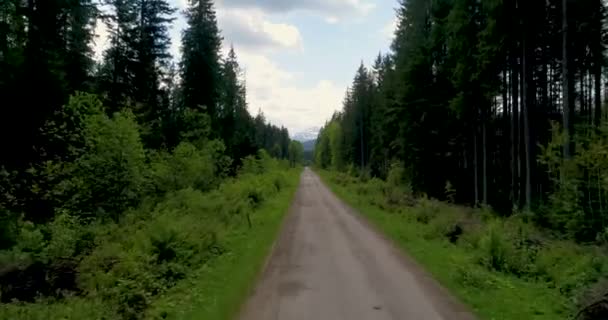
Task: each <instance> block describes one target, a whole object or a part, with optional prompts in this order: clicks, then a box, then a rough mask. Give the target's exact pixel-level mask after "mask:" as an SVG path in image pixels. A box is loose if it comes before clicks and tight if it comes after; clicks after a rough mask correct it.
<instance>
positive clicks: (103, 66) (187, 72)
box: [0, 0, 295, 221]
mask: <svg viewBox="0 0 608 320" xmlns="http://www.w3.org/2000/svg"><path fill="white" fill-rule="evenodd" d="M178 14H183V15H184V16H185V18H186V19H187V28H186V29H185V30H184V31H183V33H182V39H181V52H182V55H181V59H180V60H179V61H175V59H174V58H175V57H172V56H171V54H170V52H169V47H170V45H171V39H170V37H169V28H170V26H171V23H172V22H173V21H174V20H175V19H176V18H177V15H178ZM98 24H105V25H106V27H107V30H108V32H109V39H108V42H109V46H108V48H107V49H105V51H104V52H103V57H102V59H101V61H96V60H95V59H94V50H93V48H94V46H95V45H96V41H97V39H96V36H95V34H94V30H95V27H96V26H97V25H98ZM221 46H222V37H221V34H220V31H219V29H218V25H217V20H216V13H215V9H214V4H213V1H212V0H191V1H189V5H188V8H187V9H186V10H185V11H184V12H177V10H176V8H174V7H172V6H171V5H170V3H169V2H168V1H167V0H102V1H100V2H97V1H93V0H27V1H23V0H0V101H2V107H1V108H0V130H1V131H0V137H1V138H0V139H1V141H2V149H1V152H0V172H1V173H2V186H0V191H1V192H0V210H1V211H4V210H7V211H11V212H25V213H26V216H27V218H28V219H32V220H35V221H47V220H49V219H51V218H52V217H53V212H52V211H53V210H52V206H50V205H49V204H48V203H46V202H45V201H44V199H41V197H40V195H39V194H38V193H37V192H36V191H35V190H33V189H34V188H33V187H32V186H35V185H42V186H41V187H42V188H44V184H43V183H41V181H40V178H37V177H36V176H35V175H33V174H32V173H31V172H33V171H35V170H34V169H35V168H40V167H42V166H44V164H45V163H47V162H48V161H54V162H61V161H72V160H74V157H73V152H72V151H73V149H74V148H77V147H78V146H77V145H76V144H78V143H81V142H82V141H81V142H77V140H75V139H71V138H70V137H66V135H67V133H68V132H73V129H74V128H73V127H74V126H75V125H76V124H77V123H79V122H78V120H79V117H80V118H82V117H84V116H85V115H84V114H82V113H81V112H82V111H83V110H85V111H86V110H89V111H90V110H92V109H90V108H88V107H87V108H88V109H87V108H84V109H78V110H79V111H78V112H72V113H71V111H70V109H69V108H66V105H67V104H68V101H69V100H70V96H73V95H74V94H76V93H77V92H86V93H92V94H95V95H96V96H97V99H99V100H100V101H101V103H102V104H103V113H105V114H106V115H108V116H112V115H113V114H116V113H117V112H122V111H125V110H126V111H128V112H129V113H132V115H133V119H134V120H135V122H136V123H137V125H138V126H139V131H140V133H141V139H142V142H143V145H144V147H145V149H146V150H147V152H152V151H155V150H156V151H161V150H168V151H171V150H173V149H175V148H176V147H177V146H178V145H179V144H180V143H181V142H192V143H195V142H196V141H198V140H200V139H206V140H218V141H221V142H222V144H223V146H224V147H223V148H224V149H223V150H224V151H223V153H224V155H226V156H227V157H229V159H231V160H230V161H229V163H228V165H227V168H228V171H229V172H228V174H230V175H233V174H235V173H236V170H237V168H238V167H239V166H240V162H241V159H243V158H244V157H246V156H249V155H255V154H256V153H257V151H258V150H259V149H265V150H267V151H268V153H270V154H271V155H272V156H274V157H277V158H282V159H288V158H290V154H289V152H290V150H291V149H290V143H291V141H290V138H289V133H288V131H287V129H286V128H284V127H277V126H274V125H272V124H270V123H269V122H268V121H266V119H265V117H264V115H263V114H262V113H261V112H259V114H258V115H257V116H255V117H254V116H252V115H251V114H250V113H249V112H248V110H247V108H248V105H247V99H246V86H245V81H244V79H243V75H242V71H241V68H240V67H239V64H238V61H237V57H236V53H235V51H234V49H232V48H231V50H230V51H229V53H228V55H227V56H223V55H222V52H221V49H222V47H221ZM84 100H86V101H88V102H86V103H84V104H86V105H90V104H91V102H90V100H91V99H88V98H87V99H84ZM75 101H76V102H74V103H75V104H76V105H83V103H80V102H77V101H80V100H78V98H77V99H76V100H75ZM92 104H95V103H92ZM93 109H95V108H93ZM72 111H74V110H72ZM79 112H80V113H79ZM87 112H88V111H87ZM80 120H82V119H80ZM58 137H61V138H58ZM79 137H80V136H79ZM72 138H74V137H72ZM292 149H293V147H292ZM293 150H295V149H293ZM293 150H292V151H293ZM292 158H293V157H292Z"/></svg>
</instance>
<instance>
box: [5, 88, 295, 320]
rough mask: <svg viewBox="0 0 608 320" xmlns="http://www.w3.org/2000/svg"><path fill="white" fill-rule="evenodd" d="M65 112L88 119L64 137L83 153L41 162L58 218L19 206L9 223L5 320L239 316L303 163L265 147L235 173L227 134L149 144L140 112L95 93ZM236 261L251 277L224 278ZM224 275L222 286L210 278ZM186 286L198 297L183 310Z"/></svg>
mask: <svg viewBox="0 0 608 320" xmlns="http://www.w3.org/2000/svg"><path fill="white" fill-rule="evenodd" d="M64 112H65V114H66V118H67V119H70V121H73V119H76V121H74V122H70V124H71V125H72V126H71V127H70V128H71V129H70V130H66V131H58V132H60V134H58V135H57V137H58V139H68V138H67V137H69V139H70V144H69V146H70V147H71V148H70V150H71V153H70V155H71V159H73V160H71V161H67V160H64V161H48V162H45V163H44V165H42V166H40V167H37V168H32V169H31V170H30V171H29V174H32V175H35V176H36V181H39V182H40V183H42V182H44V183H45V184H44V186H45V187H42V186H39V185H35V186H32V188H34V189H37V191H36V192H37V194H38V195H39V197H40V198H42V199H45V200H47V201H48V202H49V203H51V204H52V205H53V210H54V211H55V216H54V217H53V218H52V219H50V221H48V222H46V223H35V222H33V221H31V220H28V219H27V216H26V215H21V216H15V215H8V216H7V217H6V218H5V220H4V221H3V224H2V229H3V232H2V236H3V239H2V240H3V242H2V245H3V247H2V249H1V250H0V265H1V266H2V269H1V270H0V271H1V272H0V285H1V286H0V293H1V295H0V298H1V299H2V304H0V318H2V319H85V318H86V319H121V318H122V319H143V318H166V317H167V316H169V315H175V317H177V318H181V317H180V316H178V315H183V314H185V313H184V312H185V310H188V308H194V307H199V308H201V309H204V310H207V309H209V310H212V311H213V312H217V316H216V317H213V318H214V319H227V318H229V317H230V316H231V315H232V314H231V312H234V311H235V309H236V308H238V305H239V304H240V302H241V300H240V299H242V298H244V293H245V292H246V290H247V288H248V285H249V284H250V283H251V282H252V281H253V278H254V276H255V273H256V272H257V270H258V269H259V266H260V264H261V262H262V261H263V260H264V257H265V254H266V251H267V250H268V248H269V247H270V244H271V242H272V239H273V237H274V235H275V233H276V230H277V229H278V226H279V223H280V221H281V217H282V216H283V214H284V213H285V212H286V210H287V206H288V205H289V203H290V200H291V195H292V194H293V192H294V191H295V187H296V185H297V182H298V180H299V169H298V168H299V163H301V161H302V160H301V159H296V158H295V157H292V158H293V160H292V161H291V163H290V161H288V160H287V159H285V160H277V159H274V158H272V157H270V155H268V153H267V152H266V151H264V150H261V151H260V152H259V153H258V154H257V155H251V156H247V157H245V158H244V159H242V161H241V165H240V166H239V167H238V169H237V172H236V174H235V175H233V176H231V175H229V172H228V170H229V168H230V161H231V160H230V158H228V157H227V156H226V155H225V154H224V152H225V150H224V146H223V143H222V142H221V141H218V140H210V139H206V138H203V137H200V138H199V139H197V140H196V141H193V142H187V141H184V142H181V143H180V144H179V145H178V146H177V147H176V148H175V149H174V150H172V151H171V152H169V151H152V150H146V149H145V148H144V147H143V144H142V142H141V139H140V134H139V129H138V125H137V123H136V122H135V120H134V119H133V116H132V114H131V113H130V112H128V111H124V112H119V113H116V114H114V115H113V116H112V117H109V116H107V115H105V113H104V112H103V108H102V106H101V104H100V102H99V100H97V99H96V98H95V96H92V95H78V96H75V97H73V98H72V99H71V101H70V103H69V104H67V105H66V107H65V109H64ZM51 126H52V127H53V128H49V131H51V132H54V131H53V130H54V129H57V128H64V127H66V123H55V124H52V125H51ZM55 126H56V127H55ZM146 151H147V152H146ZM9 218H13V219H9ZM252 239H255V241H252ZM227 259H228V260H230V261H232V262H231V263H233V265H230V264H226V262H223V261H224V260H227ZM226 268H231V270H230V271H231V272H234V274H239V276H238V277H234V278H231V279H227V278H224V277H223V276H222V274H223V273H222V272H223V271H226V270H222V269H226ZM209 270H210V271H209ZM216 278H217V279H216ZM218 279H223V281H222V286H221V287H215V288H206V287H203V288H201V287H200V286H201V285H200V283H209V282H211V281H217V280H218ZM178 285H180V286H181V287H182V288H183V287H186V286H188V287H189V288H188V292H189V293H190V292H197V293H198V294H195V295H194V296H192V297H189V298H188V299H189V300H188V301H190V302H191V303H192V305H191V306H184V308H185V309H180V310H175V308H172V307H171V306H173V305H174V304H173V303H171V301H174V300H175V299H176V298H175V297H174V295H175V296H178V295H179V294H180V291H177V290H173V291H171V289H172V288H174V287H176V286H178ZM177 288H179V286H178V287H177ZM179 300H180V301H185V300H184V298H183V297H180V298H179ZM158 301H163V302H164V303H161V302H158ZM212 301H213V303H211V302H212ZM152 306H154V308H152V309H151V307H152ZM149 310H153V311H149Z"/></svg>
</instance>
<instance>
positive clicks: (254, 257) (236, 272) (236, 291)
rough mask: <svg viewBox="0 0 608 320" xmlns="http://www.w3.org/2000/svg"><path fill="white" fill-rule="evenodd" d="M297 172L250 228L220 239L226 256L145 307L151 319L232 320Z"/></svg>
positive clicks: (261, 261)
mask: <svg viewBox="0 0 608 320" xmlns="http://www.w3.org/2000/svg"><path fill="white" fill-rule="evenodd" d="M299 175H300V172H299V171H296V170H292V171H291V172H290V173H289V181H290V183H289V186H288V187H286V188H284V189H283V190H282V191H280V192H279V194H277V195H275V196H274V197H273V198H271V199H269V200H268V201H266V202H264V203H263V204H262V205H261V206H260V207H259V208H258V209H257V210H256V212H255V214H254V215H253V216H252V225H253V228H252V229H249V228H248V226H247V225H241V226H239V227H238V228H236V229H232V230H231V231H230V232H229V233H228V234H226V235H224V237H225V238H224V240H223V241H224V243H225V244H226V247H228V248H230V251H229V252H228V253H226V254H223V255H221V256H220V257H218V258H217V259H214V260H212V261H211V262H210V263H208V264H206V265H204V266H203V267H201V268H200V269H198V270H197V271H195V272H194V274H193V275H192V276H191V277H189V278H188V279H186V280H184V281H182V282H181V283H180V284H178V285H177V286H176V287H174V288H172V289H170V290H169V291H167V292H166V293H165V294H164V295H163V296H162V297H161V298H160V299H158V300H157V301H156V302H155V303H154V304H153V305H152V307H151V309H150V311H149V313H148V317H149V318H152V319H156V318H159V319H160V318H163V319H205V320H207V319H209V320H216V319H217V320H224V319H232V318H234V316H235V315H236V314H237V313H238V311H239V308H240V306H241V305H242V303H243V302H244V300H245V299H246V298H247V296H248V294H249V292H250V290H251V288H252V286H253V285H254V283H255V280H256V278H257V275H258V273H259V272H260V270H261V268H262V267H263V264H264V262H265V261H266V258H267V256H268V254H269V252H270V248H271V247H272V244H273V243H274V240H275V238H276V236H277V234H278V232H279V228H280V226H281V222H282V221H283V217H284V216H285V214H286V213H287V211H288V208H289V205H290V204H291V200H292V198H293V195H294V193H295V190H296V188H297V185H298V183H297V182H298V181H299Z"/></svg>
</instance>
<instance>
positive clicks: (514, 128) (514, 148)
mask: <svg viewBox="0 0 608 320" xmlns="http://www.w3.org/2000/svg"><path fill="white" fill-rule="evenodd" d="M512 55H513V57H512V61H511V68H512V69H511V81H510V82H511V90H512V91H513V92H512V99H513V102H512V112H511V192H512V193H513V197H512V199H511V200H512V202H513V205H514V206H517V207H519V204H520V197H519V194H520V193H519V181H520V174H519V172H520V170H519V164H520V161H519V150H520V148H519V141H520V139H519V68H518V63H517V58H516V57H515V55H514V54H512Z"/></svg>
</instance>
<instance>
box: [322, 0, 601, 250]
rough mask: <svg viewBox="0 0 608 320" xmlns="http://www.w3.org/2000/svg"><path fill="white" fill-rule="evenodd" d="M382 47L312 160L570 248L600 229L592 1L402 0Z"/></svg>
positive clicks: (597, 49)
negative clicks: (401, 173)
mask: <svg viewBox="0 0 608 320" xmlns="http://www.w3.org/2000/svg"><path fill="white" fill-rule="evenodd" d="M397 16H398V28H397V30H396V31H395V34H394V38H393V41H392V46H391V50H390V52H389V53H388V54H379V55H378V57H377V59H376V61H375V62H374V63H373V65H372V66H371V67H366V66H364V65H363V64H362V65H361V66H360V67H359V69H358V70H357V72H356V75H355V77H354V81H353V83H352V86H351V87H350V88H349V89H348V92H347V93H346V96H345V98H344V107H343V110H342V111H341V112H338V113H336V114H335V115H334V116H333V118H332V119H331V121H329V122H328V123H327V124H326V125H325V127H324V128H323V129H322V132H321V134H320V137H319V140H318V144H317V149H316V150H317V152H316V155H315V161H316V163H317V164H318V165H319V166H321V167H323V168H335V169H338V170H343V171H346V170H349V171H351V172H356V173H359V174H362V175H364V176H368V177H379V178H383V179H384V178H386V177H387V176H388V174H389V171H390V169H391V167H394V166H400V167H403V169H404V170H405V171H406V176H407V183H408V184H409V185H410V186H411V188H412V189H413V191H414V192H415V193H418V194H425V195H428V196H430V197H433V198H437V199H442V200H446V199H447V197H448V195H449V197H450V198H455V201H456V202H458V203H461V204H469V205H488V206H491V207H492V208H493V209H495V210H496V211H498V212H499V213H501V214H503V215H510V214H512V213H513V212H518V211H526V212H534V216H535V219H537V220H538V222H539V223H541V224H542V225H544V226H547V227H550V228H552V229H555V230H558V231H560V232H562V233H563V234H567V235H569V236H571V237H573V238H576V239H578V240H581V241H592V240H595V238H596V236H597V235H598V234H600V233H603V232H605V230H606V229H605V228H606V226H607V222H608V202H607V201H608V197H607V196H608V194H607V193H606V192H607V191H608V185H606V181H608V180H607V179H608V173H607V170H608V167H607V166H608V160H607V159H606V158H605V155H606V151H607V150H608V145H607V144H606V139H605V137H606V133H607V131H606V130H608V127H607V122H606V110H605V105H606V97H607V94H608V91H607V89H606V88H607V86H606V83H607V80H606V68H605V65H606V54H605V46H606V39H607V38H606V7H605V4H604V2H602V1H593V0H590V1H571V0H564V1H562V0H559V1H516V0H503V1H501V0H482V1H472V0H471V1H469V0H411V1H402V2H401V3H400V5H399V7H398V9H397Z"/></svg>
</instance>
